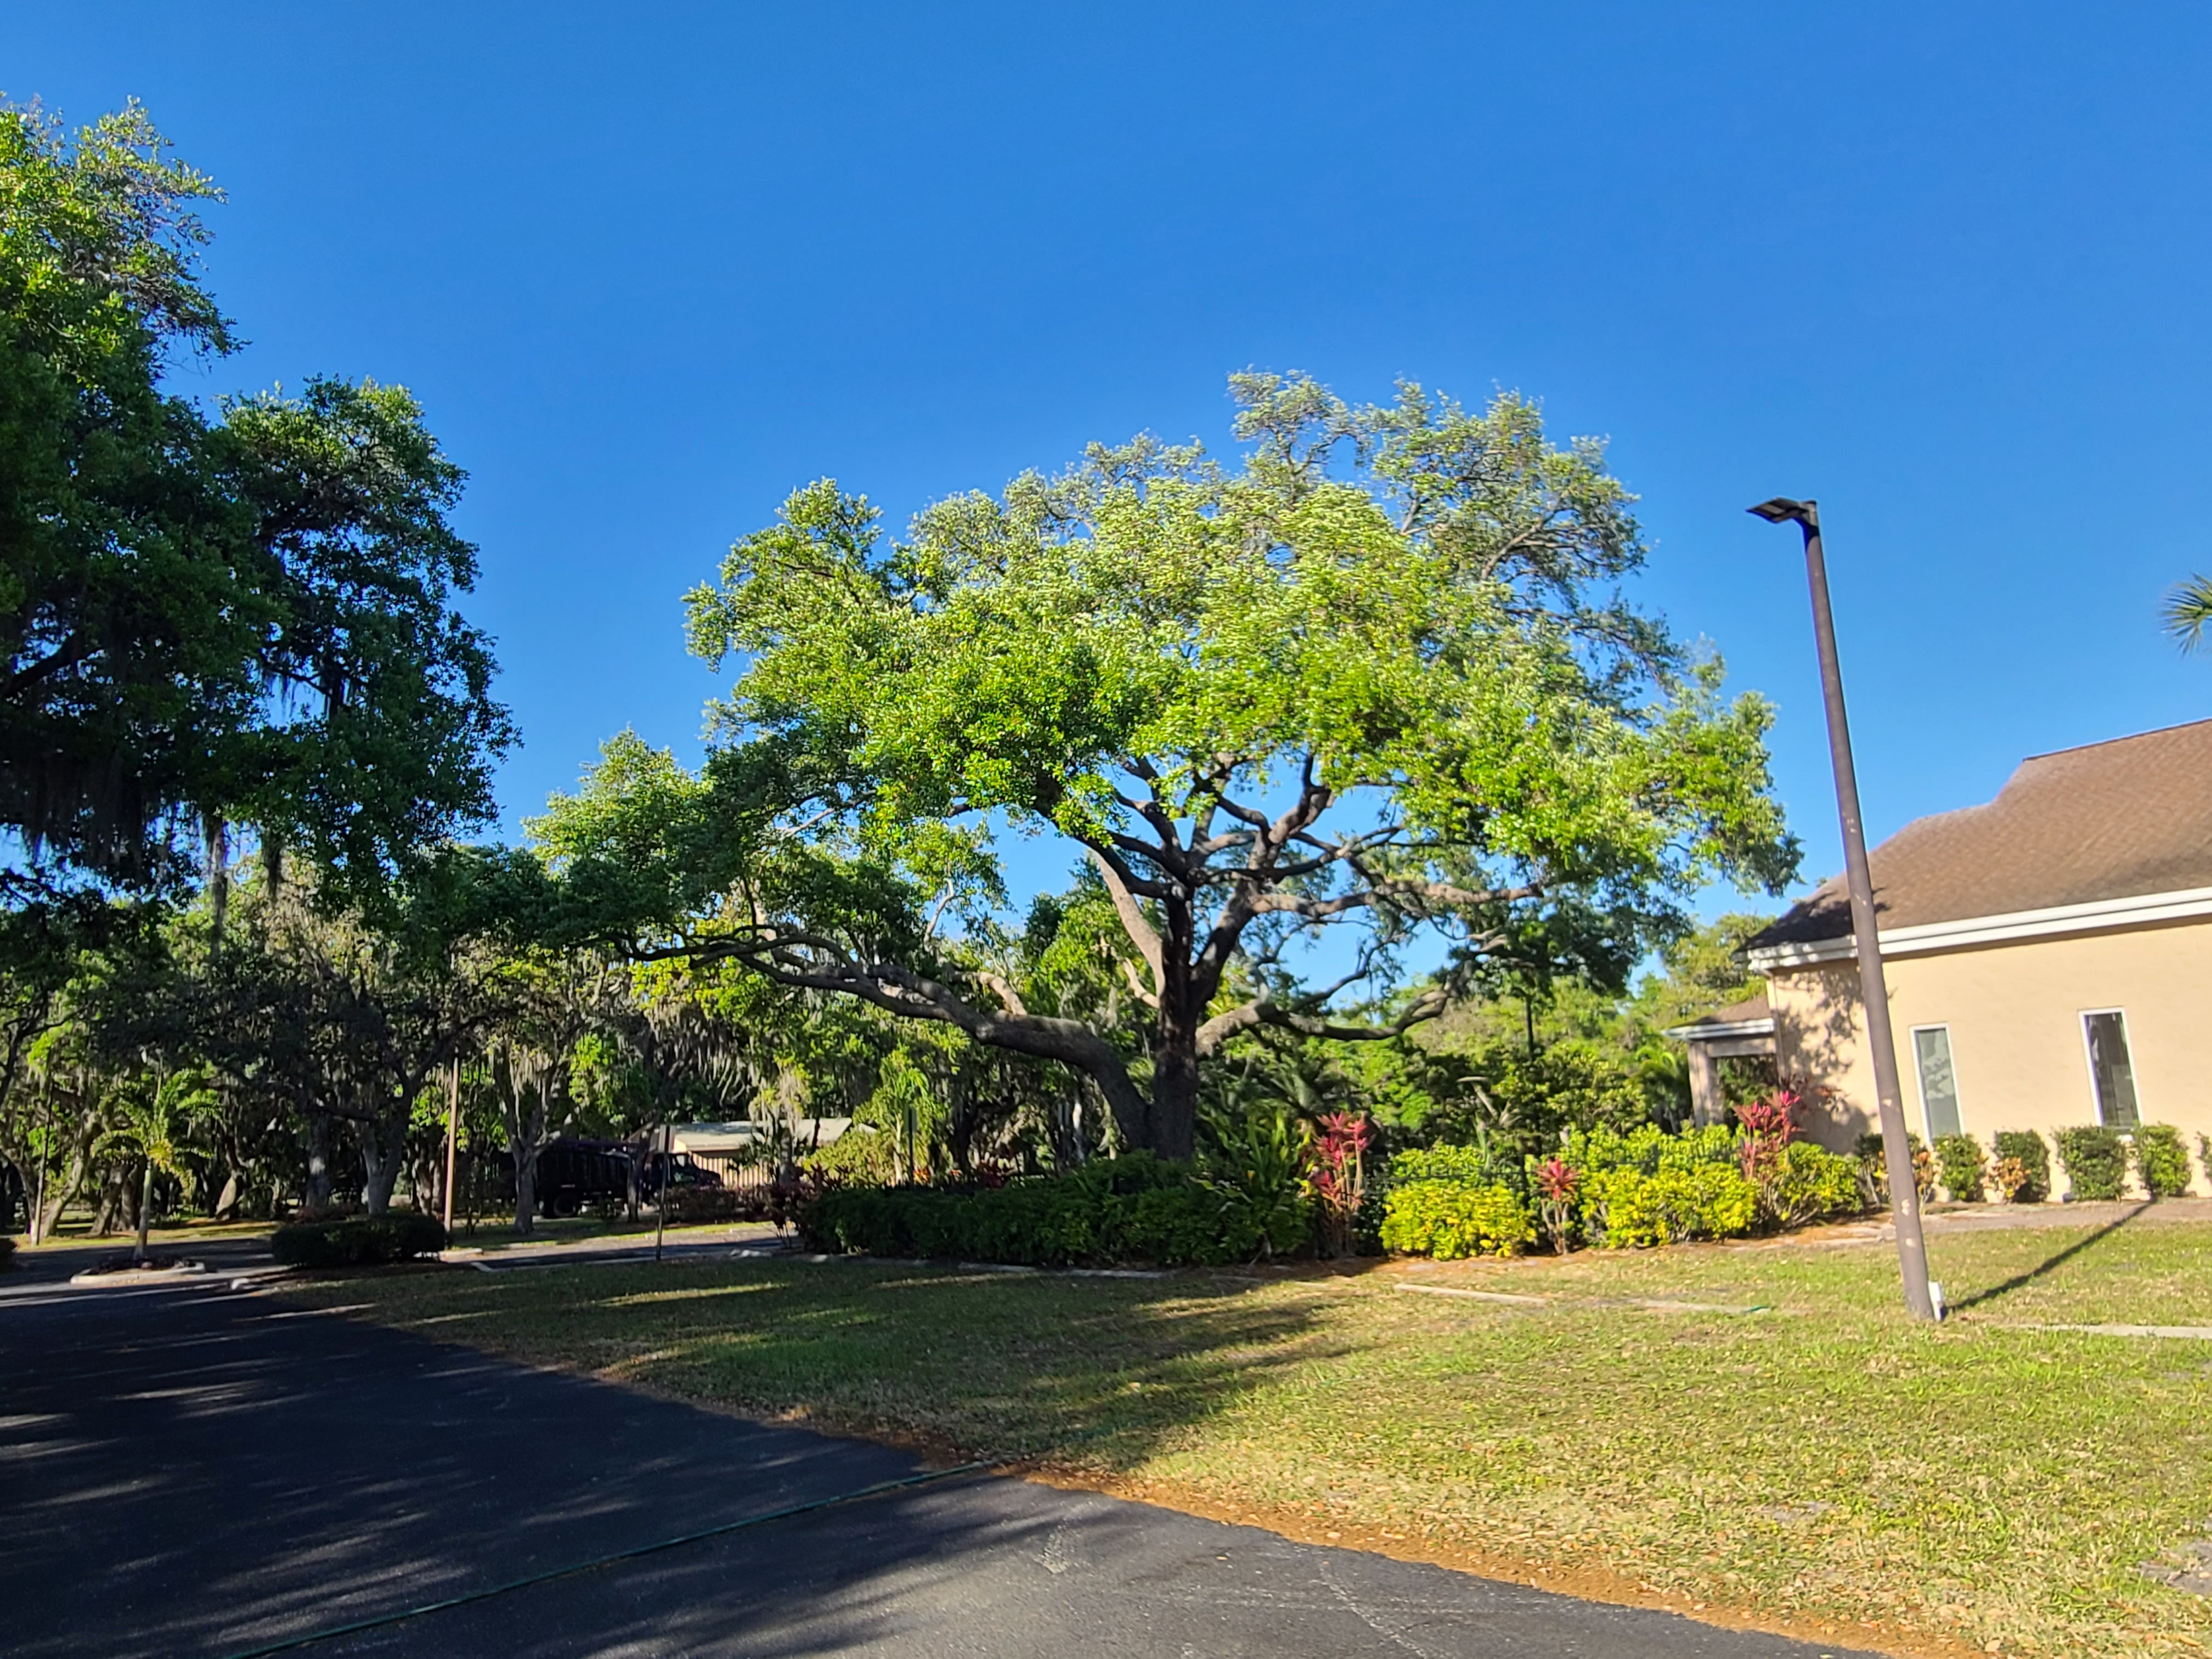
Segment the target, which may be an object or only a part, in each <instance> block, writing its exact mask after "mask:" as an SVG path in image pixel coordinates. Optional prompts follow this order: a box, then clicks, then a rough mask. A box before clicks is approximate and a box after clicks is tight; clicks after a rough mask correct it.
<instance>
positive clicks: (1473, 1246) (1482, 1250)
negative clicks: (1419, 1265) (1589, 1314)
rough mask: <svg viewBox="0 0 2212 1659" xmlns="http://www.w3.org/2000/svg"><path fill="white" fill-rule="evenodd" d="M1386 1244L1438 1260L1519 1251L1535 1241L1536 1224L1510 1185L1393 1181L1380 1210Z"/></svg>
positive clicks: (1386, 1245) (1514, 1253)
mask: <svg viewBox="0 0 2212 1659" xmlns="http://www.w3.org/2000/svg"><path fill="white" fill-rule="evenodd" d="M1382 1238H1383V1249H1388V1250H1401V1251H1404V1252H1406V1253H1407V1254H1408V1255H1429V1256H1434V1257H1436V1258H1437V1260H1438V1261H1455V1260H1457V1259H1459V1258H1460V1257H1462V1256H1470V1255H1519V1254H1520V1253H1521V1252H1522V1250H1524V1249H1527V1248H1528V1246H1529V1245H1531V1244H1533V1243H1535V1242H1536V1223H1535V1220H1534V1218H1533V1217H1532V1216H1531V1215H1530V1214H1529V1212H1528V1206H1527V1205H1526V1204H1525V1203H1523V1202H1522V1198H1521V1195H1520V1194H1518V1193H1516V1192H1515V1191H1514V1190H1513V1189H1512V1188H1510V1187H1507V1186H1504V1185H1498V1184H1492V1185H1487V1186H1483V1185H1477V1184H1475V1183H1474V1182H1467V1181H1439V1180H1413V1181H1401V1182H1393V1183H1392V1185H1391V1188H1390V1194H1389V1198H1388V1200H1385V1203H1384V1207H1383V1232H1382Z"/></svg>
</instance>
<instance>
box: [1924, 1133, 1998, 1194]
mask: <svg viewBox="0 0 2212 1659" xmlns="http://www.w3.org/2000/svg"><path fill="white" fill-rule="evenodd" d="M1988 1167H1989V1165H1988V1160H1987V1158H1984V1155H1983V1152H1982V1143H1981V1142H1980V1141H1978V1140H1977V1139H1974V1138H1973V1136H1972V1135H1938V1136H1936V1170H1937V1172H1938V1173H1939V1174H1940V1175H1942V1177H1943V1190H1944V1191H1945V1192H1947V1193H1948V1194H1951V1197H1952V1199H1953V1200H1954V1201H1955V1202H1957V1203H1960V1204H1978V1203H1980V1202H1981V1201H1982V1179H1983V1176H1984V1172H1985V1171H1986V1170H1987V1169H1988Z"/></svg>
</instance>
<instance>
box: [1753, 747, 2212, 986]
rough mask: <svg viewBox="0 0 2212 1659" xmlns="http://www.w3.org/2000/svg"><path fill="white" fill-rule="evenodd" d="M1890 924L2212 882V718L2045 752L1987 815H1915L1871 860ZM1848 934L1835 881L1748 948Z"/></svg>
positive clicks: (1845, 905)
mask: <svg viewBox="0 0 2212 1659" xmlns="http://www.w3.org/2000/svg"><path fill="white" fill-rule="evenodd" d="M1867 862H1868V863H1869V865H1870V866H1872V867H1873V871H1874V902H1875V912H1876V914H1877V915H1879V916H1880V918H1881V926H1882V927H1884V928H1891V927H1918V926H1920V925H1922V924H1923V923H1925V922H1931V921H1962V920H1964V919H1966V918H1967V917H1970V916H1994V915H2008V914H2009V913H2011V912H2013V911H2015V910H2041V909H2045V908H2050V907H2051V906H2054V905H2060V904H2087V903H2091V902H2094V901H2096V900H2100V899H2116V898H2128V897H2131V896H2135V895H2136V894H2141V893H2170V892H2176V891H2179V890H2183V889H2185V888H2191V887H2212V720H2197V721H2195V722H2193V723H2191V725H2188V726H2168V727H2166V729H2165V730H2164V731H2161V732H2143V733H2142V734H2141V735H2139V736H2136V737H2132V738H2114V739H2112V741H2111V742H2109V743H2093V744H2087V745H2085V746H2084V747H2082V748H2080V749H2061V750H2057V752H2056V753H2054V754H2049V755H2036V756H2033V757H2030V758H2029V759H2027V760H2024V761H2022V762H2021V763H2020V767H2019V769H2018V770H2016V771H2015V772H2014V773H2013V775H2012V776H2011V777H2010V778H2009V779H2008V781H2006V783H2005V787H2003V788H2002V789H2001V790H2000V791H1998V792H1997V798H1996V799H1995V800H1993V801H1991V802H1990V803H1989V804H1988V805H1985V806H1968V807H1963V808H1961V809H1960V811H1955V812H1939V813H1937V814H1936V816H1935V817H1926V818H1916V819H1915V820H1914V821H1913V822H1912V823H1908V824H1906V825H1905V828H1904V829H1900V830H1899V831H1898V832H1897V833H1896V834H1895V835H1893V836H1891V837H1890V838H1889V839H1888V840H1887V841H1886V842H1882V843H1881V846H1879V847H1877V848H1875V849H1874V851H1873V852H1872V853H1871V854H1869V855H1868V859H1867ZM1850 931H1851V913H1850V896H1849V895H1848V894H1847V893H1846V892H1845V890H1844V878H1842V877H1841V876H1831V877H1830V878H1828V879H1827V880H1826V881H1825V882H1822V883H1821V884H1820V887H1819V889H1818V890H1815V891H1814V893H1812V894H1811V895H1810V896H1808V897H1806V898H1803V899H1801V900H1799V901H1798V902H1796V904H1794V905H1792V906H1791V907H1790V910H1789V911H1788V913H1787V914H1786V915H1784V916H1783V917H1782V919H1781V920H1780V921H1777V922H1776V923H1775V924H1774V925H1773V926H1772V927H1768V928H1766V929H1765V931H1763V932H1762V933H1759V934H1757V935H1755V936H1754V937H1753V939H1751V940H1750V941H1749V945H1750V947H1751V948H1753V949H1757V948H1759V947H1760V946H1762V945H1801V944H1809V943H1811V942H1813V941H1814V940H1816V939H1839V938H1843V937H1845V936H1847V935H1848V934H1849V933H1850Z"/></svg>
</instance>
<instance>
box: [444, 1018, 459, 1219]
mask: <svg viewBox="0 0 2212 1659" xmlns="http://www.w3.org/2000/svg"><path fill="white" fill-rule="evenodd" d="M460 1139H461V1057H460V1056H459V1054H455V1055H454V1056H453V1072H452V1073H451V1074H450V1077H449V1079H448V1081H447V1085H446V1205H445V1209H446V1216H445V1227H446V1243H447V1244H448V1245H451V1244H452V1243H453V1156H454V1152H455V1151H456V1150H457V1148H458V1147H459V1145H460Z"/></svg>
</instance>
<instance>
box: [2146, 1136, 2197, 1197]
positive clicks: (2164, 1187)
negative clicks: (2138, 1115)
mask: <svg viewBox="0 0 2212 1659" xmlns="http://www.w3.org/2000/svg"><path fill="white" fill-rule="evenodd" d="M2135 1155H2136V1180H2138V1181H2140V1182H2142V1187H2143V1191H2145V1192H2146V1193H2148V1194H2150V1195H2151V1196H2152V1197H2153V1198H2179V1197H2180V1196H2181V1195H2182V1194H2184V1193H2185V1192H2187V1191H2188V1190H2189V1180H2190V1169H2189V1148H2188V1146H2186V1145H2185V1143H2184V1142H2183V1140H2182V1139H2181V1131H2180V1130H2179V1129H2177V1128H2175V1127H2173V1126H2172V1124H2171V1123H2145V1124H2143V1125H2142V1126H2141V1127H2138V1128H2137V1129H2136V1145H2135Z"/></svg>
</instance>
